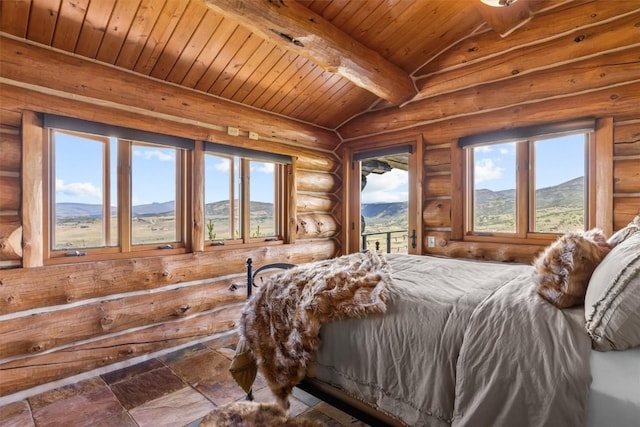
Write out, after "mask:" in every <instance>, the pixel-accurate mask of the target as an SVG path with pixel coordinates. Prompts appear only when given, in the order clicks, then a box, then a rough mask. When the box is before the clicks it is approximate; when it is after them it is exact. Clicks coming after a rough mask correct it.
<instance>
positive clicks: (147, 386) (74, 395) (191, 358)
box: [0, 343, 366, 427]
mask: <svg viewBox="0 0 640 427" xmlns="http://www.w3.org/2000/svg"><path fill="white" fill-rule="evenodd" d="M233 354H234V350H233V346H227V347H222V348H214V347H213V346H210V345H207V343H202V344H196V345H194V346H191V347H188V348H185V349H183V350H178V351H175V352H173V353H169V354H166V355H164V356H160V357H157V358H153V359H150V360H147V361H145V362H142V363H139V364H137V365H133V366H130V367H128V368H123V369H120V370H117V371H113V372H109V373H106V374H103V375H99V376H95V377H92V378H88V379H85V380H82V381H79V382H77V383H74V384H69V385H66V386H62V387H60V388H57V389H54V390H50V391H46V392H43V393H41V394H38V395H35V396H32V397H29V398H27V399H25V400H22V401H18V402H14V403H9V404H7V405H4V406H0V426H3V427H14V426H15V427H27V426H37V427H40V426H61V427H62V426H64V427H76V426H78V427H80V426H100V427H111V426H114V427H115V426H117V427H121V426H122V427H128V426H140V427H147V426H153V427H163V426H172V427H173V426H180V427H181V426H188V427H197V426H198V425H199V424H200V421H201V420H202V418H203V417H204V416H205V415H206V414H207V413H209V412H210V411H211V410H212V409H214V408H215V407H217V406H220V405H224V404H226V403H230V402H234V401H237V400H244V398H245V393H244V391H242V389H241V388H240V387H239V386H238V385H236V383H235V382H234V380H233V378H232V377H231V374H230V373H229V371H228V368H229V363H230V360H231V358H232V356H233ZM254 397H255V400H256V401H258V402H267V401H275V399H274V397H273V395H272V394H271V391H270V390H269V388H268V387H266V383H265V382H264V380H263V379H261V378H260V377H258V378H257V380H256V383H255V385H254ZM290 412H291V414H292V415H294V416H298V417H308V418H313V419H315V420H319V421H322V422H324V423H325V424H326V425H327V426H329V427H341V426H354V427H364V426H366V424H363V423H362V422H360V421H358V420H356V419H355V418H353V417H351V416H349V415H347V414H345V413H344V412H341V411H340V410H338V409H336V408H334V407H332V406H330V405H328V404H326V403H324V402H322V401H320V400H318V399H316V398H315V397H313V396H311V395H309V394H307V393H305V392H304V391H302V390H299V389H294V393H293V397H292V398H291V408H290Z"/></svg>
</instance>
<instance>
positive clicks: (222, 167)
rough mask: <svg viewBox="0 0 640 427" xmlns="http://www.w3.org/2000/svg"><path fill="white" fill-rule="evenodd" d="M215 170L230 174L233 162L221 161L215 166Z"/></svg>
mask: <svg viewBox="0 0 640 427" xmlns="http://www.w3.org/2000/svg"><path fill="white" fill-rule="evenodd" d="M213 168H214V169H215V170H217V171H219V172H229V169H231V162H230V161H228V160H220V161H219V162H218V163H216V164H215V165H213Z"/></svg>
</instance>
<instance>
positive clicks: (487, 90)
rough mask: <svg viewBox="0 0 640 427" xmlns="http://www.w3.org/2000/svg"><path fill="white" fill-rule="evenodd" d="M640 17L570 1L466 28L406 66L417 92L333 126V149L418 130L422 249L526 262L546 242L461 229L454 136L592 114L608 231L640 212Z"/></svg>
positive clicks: (602, 219)
mask: <svg viewBox="0 0 640 427" xmlns="http://www.w3.org/2000/svg"><path fill="white" fill-rule="evenodd" d="M639 22H640V10H638V8H637V4H633V3H627V2H625V3H615V4H614V3H612V2H577V3H575V4H572V5H569V6H568V7H566V8H563V9H562V11H558V12H557V13H556V11H554V12H552V13H548V14H541V15H537V16H536V17H535V18H534V19H532V20H531V21H530V22H528V23H527V24H526V25H524V26H523V27H522V28H519V29H517V30H516V31H514V32H513V33H512V34H510V35H508V36H506V37H499V36H498V35H497V34H496V33H495V32H493V31H489V32H484V33H482V34H478V35H476V36H472V37H468V38H466V39H464V40H462V41H460V42H459V43H457V44H456V45H454V46H452V47H450V48H449V49H448V50H446V51H444V52H441V53H440V54H439V56H437V57H436V58H433V60H432V61H430V62H429V63H428V64H427V65H425V66H424V67H423V69H421V70H418V71H417V72H416V73H414V75H416V76H417V77H418V78H417V80H416V84H417V86H418V88H419V90H420V95H419V97H418V98H419V99H416V100H414V101H412V102H409V103H407V104H405V105H403V106H402V107H400V108H398V107H389V106H384V105H383V106H381V107H380V108H379V109H377V110H376V111H371V112H369V113H367V114H362V115H359V116H357V117H355V118H353V119H352V120H349V121H347V122H345V124H343V125H342V126H341V127H339V128H338V132H339V133H340V135H341V136H342V137H343V138H344V140H345V141H344V142H343V147H358V146H362V144H370V143H375V144H377V145H380V144H381V143H384V141H385V140H388V141H393V140H397V139H399V138H407V139H414V138H418V139H419V138H422V140H423V141H424V144H425V145H424V159H423V169H422V176H423V182H422V188H423V194H422V197H423V210H422V215H421V217H422V221H423V238H424V241H423V253H425V254H436V255H444V256H451V257H462V258H474V259H487V260H499V261H518V262H525V263H529V262H531V261H532V259H533V257H534V256H535V254H537V253H538V252H539V251H540V250H541V249H542V248H544V245H545V244H547V243H545V242H541V241H537V242H535V241H528V242H526V243H522V242H520V244H517V243H518V242H515V241H499V240H498V239H494V240H493V241H490V239H485V240H484V241H471V239H465V238H464V236H463V211H462V209H463V206H462V196H461V193H462V190H463V187H462V178H461V174H462V172H461V171H462V166H461V165H462V158H461V151H460V150H459V149H458V148H457V141H458V139H459V138H460V137H463V136H467V135H473V134H478V133H483V132H490V131H496V130H501V129H511V128H517V127H524V126H533V125H540V124H548V123H554V122H559V121H565V120H573V119H578V118H583V117H593V118H595V119H598V120H597V121H598V123H599V124H600V128H599V130H598V131H597V132H596V139H597V141H596V151H597V152H598V154H599V158H598V161H597V162H598V163H597V164H595V165H593V168H592V170H593V171H594V175H596V176H594V177H592V178H594V179H595V180H596V189H595V191H594V192H593V193H592V194H593V195H594V198H595V200H596V202H595V203H594V206H593V214H594V217H595V219H596V220H595V225H597V226H599V227H601V228H603V229H604V230H605V231H606V232H609V233H610V232H611V231H613V230H617V229H619V228H621V227H623V226H624V225H626V224H627V223H628V222H629V221H631V220H632V219H633V217H634V216H635V215H639V214H640V111H639V110H638V105H640V80H639V79H638V76H640V56H638V40H640V38H639V37H640V25H639V24H638V23H639ZM614 34H615V36H614ZM611 123H612V124H611ZM611 145H613V147H612V146H611ZM610 153H613V154H610ZM430 236H433V237H435V240H436V244H435V247H432V248H430V247H428V238H429V237H430ZM479 240H482V239H479Z"/></svg>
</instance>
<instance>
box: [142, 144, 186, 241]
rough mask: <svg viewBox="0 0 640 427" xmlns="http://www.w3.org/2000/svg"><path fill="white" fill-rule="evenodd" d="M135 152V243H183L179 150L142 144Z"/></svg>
mask: <svg viewBox="0 0 640 427" xmlns="http://www.w3.org/2000/svg"><path fill="white" fill-rule="evenodd" d="M131 148H132V156H131V198H132V200H131V205H132V213H131V243H132V244H134V245H140V244H151V243H170V242H176V241H179V240H180V236H179V226H178V223H177V218H176V208H177V206H178V205H177V204H176V200H178V192H177V188H176V169H177V166H176V165H177V161H178V157H179V156H178V149H176V148H171V147H159V146H152V145H141V144H133V145H132V147H131Z"/></svg>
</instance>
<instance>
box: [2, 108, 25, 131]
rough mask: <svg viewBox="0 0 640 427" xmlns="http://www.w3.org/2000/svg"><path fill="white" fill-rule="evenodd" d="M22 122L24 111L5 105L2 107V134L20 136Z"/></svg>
mask: <svg viewBox="0 0 640 427" xmlns="http://www.w3.org/2000/svg"><path fill="white" fill-rule="evenodd" d="M21 120H22V111H20V110H19V109H15V108H6V107H5V106H4V105H0V127H1V128H2V130H3V132H2V133H8V131H9V130H11V133H15V134H16V135H19V134H20V121H21Z"/></svg>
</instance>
